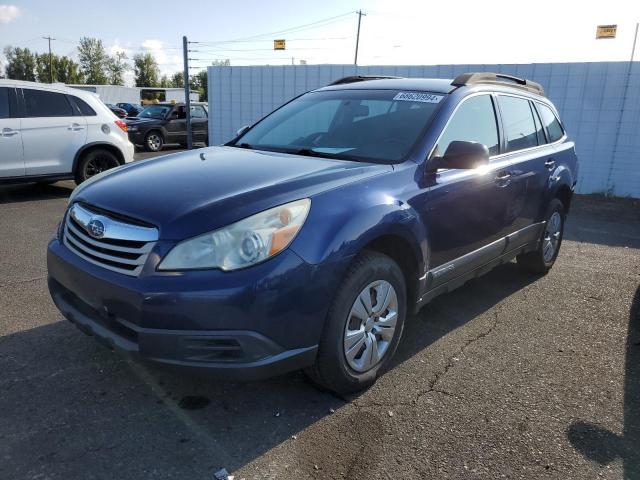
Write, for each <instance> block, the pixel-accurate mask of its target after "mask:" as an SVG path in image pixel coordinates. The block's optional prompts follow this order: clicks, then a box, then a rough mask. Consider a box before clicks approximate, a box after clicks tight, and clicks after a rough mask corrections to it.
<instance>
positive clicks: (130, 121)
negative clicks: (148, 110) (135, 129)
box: [125, 117, 162, 126]
mask: <svg viewBox="0 0 640 480" xmlns="http://www.w3.org/2000/svg"><path fill="white" fill-rule="evenodd" d="M125 122H126V124H127V125H129V126H133V125H147V124H152V123H159V122H162V120H161V119H159V118H138V117H130V118H127V119H126V120H125Z"/></svg>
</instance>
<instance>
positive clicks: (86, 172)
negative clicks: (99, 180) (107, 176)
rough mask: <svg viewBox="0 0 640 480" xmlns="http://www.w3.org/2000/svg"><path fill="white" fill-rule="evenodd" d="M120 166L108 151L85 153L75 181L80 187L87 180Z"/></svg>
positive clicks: (97, 150)
mask: <svg viewBox="0 0 640 480" xmlns="http://www.w3.org/2000/svg"><path fill="white" fill-rule="evenodd" d="M118 165H120V162H119V161H118V158H117V157H116V156H115V155H114V154H113V153H111V152H110V151H108V150H103V149H96V150H91V151H89V152H87V153H85V154H84V155H83V156H82V158H81V159H80V161H79V162H78V166H77V167H76V171H75V181H76V183H77V184H78V185H80V184H81V183H82V182H84V181H85V180H88V179H89V178H91V177H93V176H94V175H97V174H99V173H102V172H104V171H105V170H109V169H111V168H114V167H117V166H118Z"/></svg>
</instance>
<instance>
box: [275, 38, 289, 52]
mask: <svg viewBox="0 0 640 480" xmlns="http://www.w3.org/2000/svg"><path fill="white" fill-rule="evenodd" d="M273 49H274V50H286V42H285V41H284V40H274V41H273Z"/></svg>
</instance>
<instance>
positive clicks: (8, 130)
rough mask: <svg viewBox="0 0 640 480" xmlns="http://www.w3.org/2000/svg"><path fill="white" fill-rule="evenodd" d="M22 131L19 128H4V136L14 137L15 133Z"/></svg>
mask: <svg viewBox="0 0 640 480" xmlns="http://www.w3.org/2000/svg"><path fill="white" fill-rule="evenodd" d="M19 133H20V132H19V131H18V130H13V129H11V128H3V129H2V136H3V137H13V136H14V135H18V134H19Z"/></svg>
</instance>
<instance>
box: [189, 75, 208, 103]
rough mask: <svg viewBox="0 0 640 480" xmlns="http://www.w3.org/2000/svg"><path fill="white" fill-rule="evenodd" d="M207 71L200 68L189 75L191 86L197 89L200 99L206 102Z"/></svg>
mask: <svg viewBox="0 0 640 480" xmlns="http://www.w3.org/2000/svg"><path fill="white" fill-rule="evenodd" d="M207 78H208V77H207V71H206V70H200V71H199V72H198V73H196V74H195V75H193V76H192V77H191V88H192V89H193V90H197V91H198V94H199V95H200V101H201V102H206V101H207V98H208V86H209V85H208V80H207Z"/></svg>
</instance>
